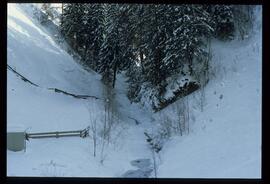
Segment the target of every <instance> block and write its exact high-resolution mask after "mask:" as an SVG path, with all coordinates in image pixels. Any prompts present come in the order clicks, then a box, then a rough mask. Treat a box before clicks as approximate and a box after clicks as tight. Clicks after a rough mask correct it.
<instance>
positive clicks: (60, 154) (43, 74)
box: [7, 4, 150, 177]
mask: <svg viewBox="0 0 270 184" xmlns="http://www.w3.org/2000/svg"><path fill="white" fill-rule="evenodd" d="M24 10H27V12H28V13H29V12H31V11H32V10H31V6H29V5H28V4H9V5H8V65H9V66H10V67H11V68H8V70H7V125H8V127H9V126H11V125H16V126H18V125H23V126H24V127H25V129H26V131H27V132H46V131H61V130H78V129H83V128H85V127H87V126H88V125H90V124H91V120H94V119H96V121H97V124H98V128H100V129H99V131H100V132H102V127H103V124H102V123H103V121H104V119H103V118H104V113H105V112H104V100H103V99H104V95H103V85H102V83H101V82H100V76H99V75H98V74H96V73H94V72H90V73H89V72H87V71H85V70H84V69H83V68H82V67H81V66H80V65H79V64H77V63H76V62H75V61H73V59H72V57H71V56H70V55H68V54H67V53H66V52H65V51H64V50H62V49H61V48H60V47H59V46H58V45H57V44H56V43H55V42H54V40H53V39H52V36H51V35H50V34H49V32H48V31H47V30H46V28H45V27H43V26H41V25H40V24H39V23H38V21H36V20H35V19H34V18H32V17H31V16H30V15H29V14H28V13H26V12H25V11H24ZM15 71H16V72H17V73H16V72H15ZM22 79H23V80H22ZM122 79H123V78H122ZM27 80H29V81H31V82H32V84H31V82H29V81H28V82H27ZM33 84H36V85H37V86H36V85H33ZM123 84H124V79H123V80H120V81H118V84H117V89H116V91H115V94H116V100H115V106H116V107H117V109H118V112H119V120H118V121H119V122H118V124H115V126H114V127H113V131H112V135H111V143H110V144H109V145H107V146H106V147H105V148H104V150H103V153H101V152H102V146H101V145H102V144H101V143H102V141H101V140H100V139H98V140H97V141H98V144H97V154H96V155H97V156H96V157H94V156H93V139H92V134H91V132H90V137H88V138H86V139H81V138H77V137H74V138H61V139H55V138H53V139H40V140H32V139H31V140H30V141H29V142H27V144H26V152H17V153H16V152H12V151H7V175H8V176H76V177H86V176H87V177H90V176H92V177H99V176H100V177H104V176H106V177H109V176H110V177H115V176H116V177H119V176H121V175H122V174H124V173H125V172H126V171H127V170H129V169H132V168H133V167H132V165H131V164H130V161H132V160H135V159H140V158H149V154H150V153H149V150H148V148H147V145H146V142H145V139H144V136H143V131H144V129H145V123H147V122H149V120H148V119H149V118H148V117H147V115H145V116H142V117H140V114H142V112H143V111H141V110H140V109H139V108H138V106H136V105H134V104H133V105H130V103H129V101H128V99H127V98H126V96H125V90H124V87H123V86H122V85H123ZM48 88H57V89H61V90H63V91H66V92H68V93H72V94H81V95H90V96H96V97H99V98H100V99H95V98H88V99H77V98H73V97H72V95H71V96H70V95H64V94H62V93H55V92H54V91H52V90H48ZM90 116H91V117H90ZM134 119H137V120H138V121H139V122H140V125H136V122H135V120H134ZM142 122H143V123H142ZM148 125H149V124H148ZM101 160H104V161H103V164H101Z"/></svg>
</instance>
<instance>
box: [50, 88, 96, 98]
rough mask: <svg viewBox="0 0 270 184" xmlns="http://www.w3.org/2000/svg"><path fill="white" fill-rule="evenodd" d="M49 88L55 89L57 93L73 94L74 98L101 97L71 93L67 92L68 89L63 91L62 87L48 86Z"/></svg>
mask: <svg viewBox="0 0 270 184" xmlns="http://www.w3.org/2000/svg"><path fill="white" fill-rule="evenodd" d="M47 89H48V90H53V91H55V92H56V93H63V94H65V95H68V96H72V97H74V98H82V99H87V98H95V99H100V98H98V97H96V96H91V95H76V94H73V93H69V92H66V91H63V90H61V89H57V88H47Z"/></svg>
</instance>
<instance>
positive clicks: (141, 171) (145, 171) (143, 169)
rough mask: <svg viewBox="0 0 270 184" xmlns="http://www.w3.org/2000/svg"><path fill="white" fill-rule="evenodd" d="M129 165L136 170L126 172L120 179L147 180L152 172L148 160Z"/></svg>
mask: <svg viewBox="0 0 270 184" xmlns="http://www.w3.org/2000/svg"><path fill="white" fill-rule="evenodd" d="M130 164H131V165H132V166H134V167H137V168H138V169H135V170H128V171H127V172H125V173H124V174H123V175H122V177H124V178H149V177H150V176H151V173H152V172H153V166H152V163H151V160H150V159H137V160H133V161H131V162H130Z"/></svg>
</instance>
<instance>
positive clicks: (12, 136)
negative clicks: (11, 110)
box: [7, 131, 25, 151]
mask: <svg viewBox="0 0 270 184" xmlns="http://www.w3.org/2000/svg"><path fill="white" fill-rule="evenodd" d="M7 149H9V150H11V151H21V150H24V149H25V132H16V131H15V132H8V133H7Z"/></svg>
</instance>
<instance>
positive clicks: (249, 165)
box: [158, 9, 262, 178]
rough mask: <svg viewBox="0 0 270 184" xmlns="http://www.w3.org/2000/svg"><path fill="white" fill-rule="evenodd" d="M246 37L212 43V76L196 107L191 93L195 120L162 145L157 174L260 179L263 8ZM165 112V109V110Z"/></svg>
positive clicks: (190, 97) (198, 96)
mask: <svg viewBox="0 0 270 184" xmlns="http://www.w3.org/2000/svg"><path fill="white" fill-rule="evenodd" d="M256 16H257V18H258V21H256V22H255V30H254V32H253V36H252V38H250V39H249V40H244V41H238V40H234V41H231V42H227V43H224V42H219V41H216V40H214V41H213V42H212V50H213V51H212V52H213V58H212V64H211V66H212V71H215V73H216V77H214V76H212V80H210V82H209V84H208V85H207V86H206V87H205V100H206V105H205V107H204V111H203V112H200V110H199V108H198V106H196V105H195V104H196V102H197V100H196V99H199V98H200V94H199V93H200V92H199V91H198V92H196V93H195V94H193V95H191V96H189V97H188V98H189V100H190V102H189V103H190V108H191V112H192V114H193V115H192V116H193V117H194V122H193V125H192V132H191V133H190V134H189V135H188V136H184V137H176V138H174V139H173V140H171V141H170V142H169V143H167V144H166V145H165V147H164V149H163V150H162V153H161V155H162V158H163V159H162V161H161V164H160V167H159V171H158V175H159V176H160V177H184V178H193V177H197V178H212V177H214V178H216V177H217V178H218V177H222V178H226V177H229V178H260V177H261V102H262V101H261V94H262V91H261V89H262V86H261V85H262V37H261V11H260V10H259V9H258V12H257V14H256ZM166 110H167V112H166V111H165V112H166V113H169V112H168V109H166Z"/></svg>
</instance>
